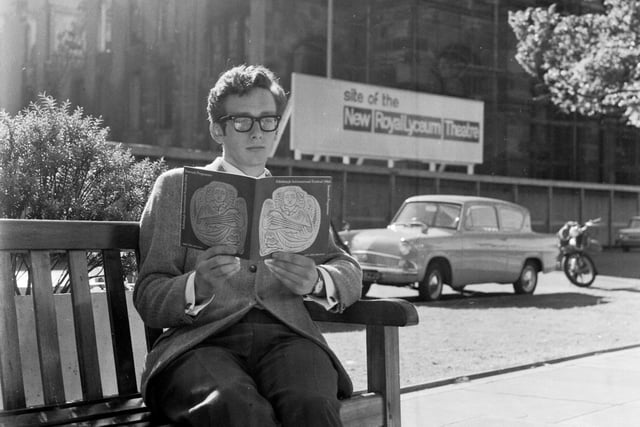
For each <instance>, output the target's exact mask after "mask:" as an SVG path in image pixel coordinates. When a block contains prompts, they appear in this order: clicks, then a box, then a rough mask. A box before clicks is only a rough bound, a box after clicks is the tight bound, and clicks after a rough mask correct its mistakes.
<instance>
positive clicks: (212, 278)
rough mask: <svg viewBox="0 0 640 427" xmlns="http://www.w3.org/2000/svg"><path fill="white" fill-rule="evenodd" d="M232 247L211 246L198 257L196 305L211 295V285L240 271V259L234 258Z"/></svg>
mask: <svg viewBox="0 0 640 427" xmlns="http://www.w3.org/2000/svg"><path fill="white" fill-rule="evenodd" d="M234 253H235V248H234V247H233V246H213V247H211V248H209V249H207V250H206V251H204V252H202V253H201V254H200V255H198V259H197V260H196V276H195V291H196V304H201V303H203V302H204V301H207V300H208V299H209V298H211V295H213V284H214V283H216V282H220V281H222V280H226V279H228V278H229V277H231V276H233V275H234V274H235V273H237V272H238V271H239V270H240V258H238V257H236V256H234V255H233V254H234Z"/></svg>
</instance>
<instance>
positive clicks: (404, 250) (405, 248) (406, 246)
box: [398, 237, 412, 255]
mask: <svg viewBox="0 0 640 427" xmlns="http://www.w3.org/2000/svg"><path fill="white" fill-rule="evenodd" d="M411 249H412V246H411V243H409V242H407V241H406V240H405V239H404V237H403V238H402V239H400V243H399V244H398V251H400V254H401V255H409V253H410V252H411Z"/></svg>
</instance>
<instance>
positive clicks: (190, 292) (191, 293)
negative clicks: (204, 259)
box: [184, 271, 215, 316]
mask: <svg viewBox="0 0 640 427" xmlns="http://www.w3.org/2000/svg"><path fill="white" fill-rule="evenodd" d="M214 297H215V295H212V296H211V298H209V299H208V300H207V301H206V302H204V303H203V304H198V305H196V272H195V271H193V272H192V273H191V274H189V277H188V278H187V286H185V288H184V299H185V302H186V303H185V308H184V312H185V313H186V314H188V315H190V316H197V315H198V313H200V312H201V311H202V309H203V308H205V307H206V306H207V305H209V303H210V302H211V301H213V298H214Z"/></svg>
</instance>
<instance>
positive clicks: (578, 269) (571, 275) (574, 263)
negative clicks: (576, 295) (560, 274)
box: [562, 252, 597, 288]
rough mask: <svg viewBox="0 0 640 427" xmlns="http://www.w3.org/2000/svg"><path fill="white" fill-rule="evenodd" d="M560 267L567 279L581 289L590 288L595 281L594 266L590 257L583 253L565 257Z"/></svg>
mask: <svg viewBox="0 0 640 427" xmlns="http://www.w3.org/2000/svg"><path fill="white" fill-rule="evenodd" d="M562 267H563V270H564V274H565V276H567V279H569V281H570V282H571V283H573V284H574V285H576V286H580V287H581V288H586V287H588V286H591V284H592V283H593V281H594V280H595V279H596V275H597V273H596V266H595V264H594V263H593V260H592V259H591V257H590V256H589V255H587V254H585V253H579V252H575V253H572V254H569V255H567V256H566V257H565V259H564V262H563V265H562Z"/></svg>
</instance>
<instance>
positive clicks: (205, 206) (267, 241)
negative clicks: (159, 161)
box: [180, 167, 331, 259]
mask: <svg viewBox="0 0 640 427" xmlns="http://www.w3.org/2000/svg"><path fill="white" fill-rule="evenodd" d="M330 192H331V177H328V176H272V177H265V178H260V179H256V178H253V177H249V176H243V175H235V174H230V173H224V172H216V171H212V170H208V169H202V168H194V167H185V168H184V176H183V181H182V224H181V233H180V243H181V244H182V245H183V246H186V247H191V248H196V249H207V248H209V247H211V246H213V245H225V246H227V245H229V246H235V247H236V248H237V252H236V255H237V256H239V257H241V258H246V259H260V258H266V257H268V256H269V255H270V254H272V253H273V252H295V253H300V254H304V255H322V254H324V253H325V252H326V251H327V239H328V236H329V221H330V201H331V198H330Z"/></svg>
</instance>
